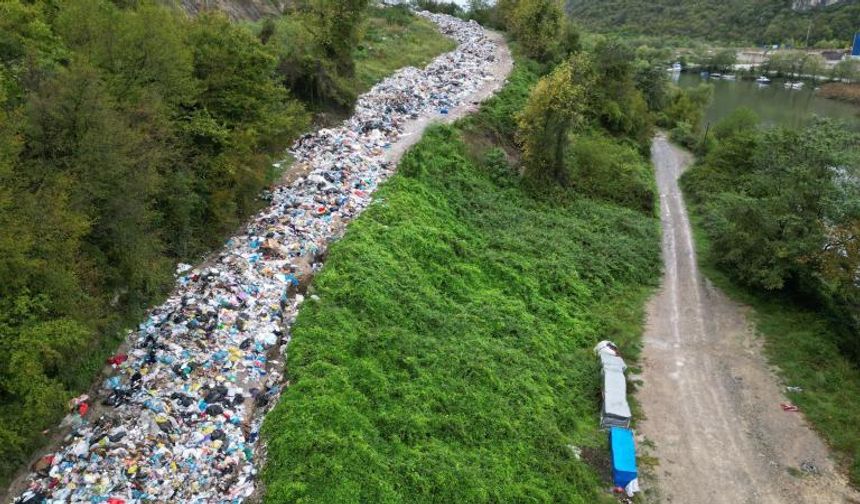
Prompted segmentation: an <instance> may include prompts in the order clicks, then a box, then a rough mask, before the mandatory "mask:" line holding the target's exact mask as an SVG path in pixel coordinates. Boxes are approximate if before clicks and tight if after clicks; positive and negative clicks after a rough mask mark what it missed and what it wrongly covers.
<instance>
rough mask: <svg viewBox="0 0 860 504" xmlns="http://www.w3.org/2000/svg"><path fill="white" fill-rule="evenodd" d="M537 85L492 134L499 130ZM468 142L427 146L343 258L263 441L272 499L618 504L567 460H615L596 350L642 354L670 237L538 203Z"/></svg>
mask: <svg viewBox="0 0 860 504" xmlns="http://www.w3.org/2000/svg"><path fill="white" fill-rule="evenodd" d="M528 81H529V79H528V78H524V77H523V71H522V69H521V68H520V69H518V70H517V71H516V74H515V75H514V76H513V77H512V78H511V82H512V84H509V86H508V88H506V90H505V91H503V93H502V94H501V96H500V97H498V98H496V99H494V100H493V101H491V103H490V104H489V105H487V106H485V107H484V109H483V112H482V113H481V114H482V116H484V119H486V120H487V121H488V122H490V123H493V124H496V125H498V124H502V123H504V122H505V120H504V119H503V118H502V120H501V121H500V120H499V119H500V116H504V115H505V111H509V110H511V109H515V108H516V107H515V106H512V104H511V102H512V101H516V100H521V99H522V96H523V94H524V93H523V92H522V91H523V90H522V85H523V83H524V82H528ZM508 122H509V121H508ZM473 133H474V132H473ZM473 136H474V135H470V136H469V137H470V138H472V137H473ZM462 138H463V136H462V132H461V130H460V129H458V128H456V127H437V128H434V129H432V130H430V131H428V132H427V134H426V135H425V137H424V139H423V140H422V141H421V142H420V143H419V144H418V145H417V146H416V147H414V148H413V149H412V150H411V151H410V152H409V153H408V155H407V156H406V157H405V158H404V160H403V162H402V164H401V166H400V172H399V173H398V174H397V175H396V176H394V177H393V178H392V179H391V180H390V181H389V182H388V183H386V184H385V185H384V186H383V187H382V188H381V189H380V190H379V193H378V194H377V196H376V203H375V204H374V205H372V206H371V207H370V208H369V209H368V210H367V211H366V212H365V213H364V214H363V215H362V216H361V217H360V218H359V219H358V220H357V221H356V222H354V223H353V224H352V225H351V227H350V228H349V231H348V232H347V234H346V236H345V237H344V238H343V239H342V240H341V241H340V242H338V243H336V244H334V246H332V248H331V251H330V254H329V257H328V260H327V262H326V267H325V269H324V270H323V272H322V273H321V274H320V275H319V276H318V277H317V278H316V280H315V285H314V288H315V291H316V293H317V294H318V295H319V296H320V301H319V302H308V303H307V304H305V306H304V307H303V308H302V311H301V313H300V315H299V318H298V320H297V322H296V324H295V326H294V327H293V335H292V343H291V344H290V349H289V361H288V364H289V375H290V376H289V378H290V380H291V383H292V386H291V387H290V388H289V389H287V390H286V391H285V392H284V395H283V397H282V399H281V402H280V403H279V405H278V406H277V407H276V409H275V410H274V411H273V412H271V413H270V414H269V416H268V417H267V419H266V424H265V426H264V434H265V435H266V437H267V438H268V442H269V445H268V446H269V457H268V465H267V467H266V468H265V469H264V475H263V477H264V480H265V481H266V483H267V500H268V501H269V502H325V503H339V502H410V503H418V502H458V503H466V502H547V503H549V502H553V503H557V502H581V503H589V504H590V503H595V502H602V501H604V500H605V499H609V498H608V497H606V495H605V494H604V493H603V492H602V491H601V489H602V488H604V487H606V486H607V483H606V481H605V480H601V478H600V477H598V475H597V473H596V471H595V470H594V469H593V468H592V467H590V466H589V465H588V464H586V463H585V462H584V461H578V460H577V459H576V458H575V457H574V456H573V454H572V451H571V449H570V448H569V447H568V445H571V444H572V445H576V446H579V447H584V450H583V451H584V458H585V459H591V460H592V461H593V460H594V459H599V458H600V457H601V456H603V457H605V455H603V454H605V453H606V452H605V447H604V445H605V438H604V435H603V434H601V433H600V432H599V431H598V429H597V420H598V408H599V375H600V374H599V369H598V365H597V363H596V362H595V359H594V356H593V354H592V353H591V350H590V349H591V347H592V345H593V344H594V343H595V342H596V341H598V340H600V339H602V338H605V337H611V338H614V339H616V340H618V341H620V342H621V343H622V345H625V346H627V347H628V348H631V347H633V346H635V342H636V340H637V338H638V336H639V334H640V333H641V323H642V305H643V302H644V299H645V297H646V296H647V294H648V292H650V286H652V285H654V283H656V280H657V277H658V272H659V267H660V266H659V264H660V259H659V230H658V224H659V223H658V221H657V219H655V218H654V217H653V216H646V215H643V214H641V213H637V212H634V211H631V210H627V209H623V208H620V207H618V206H614V205H611V204H607V203H601V202H596V201H592V200H588V199H584V198H579V197H577V196H575V195H574V194H571V193H559V194H553V195H552V196H551V197H548V196H546V195H544V196H540V195H537V194H535V192H534V191H533V190H531V189H528V188H526V187H523V186H521V185H520V184H519V182H517V181H516V179H515V177H514V176H512V175H511V174H510V172H509V171H505V169H504V167H501V172H500V171H499V170H500V167H499V164H498V163H495V164H493V166H495V168H489V167H488V166H486V165H484V164H483V163H481V162H479V161H476V158H475V156H474V155H473V153H474V150H475V148H474V147H475V146H474V145H469V146H467V145H465V144H464V143H463V140H462ZM485 138H488V137H485ZM477 150H481V149H480V148H479V149H477ZM603 462H604V464H605V460H603ZM597 465H601V464H600V463H597ZM609 501H610V502H611V499H609Z"/></svg>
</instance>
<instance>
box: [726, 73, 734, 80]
mask: <svg viewBox="0 0 860 504" xmlns="http://www.w3.org/2000/svg"><path fill="white" fill-rule="evenodd" d="M736 78H737V77H735V74H723V80H735V79H736Z"/></svg>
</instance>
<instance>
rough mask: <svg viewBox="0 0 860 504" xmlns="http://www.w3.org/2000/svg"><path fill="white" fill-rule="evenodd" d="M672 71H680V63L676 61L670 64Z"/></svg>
mask: <svg viewBox="0 0 860 504" xmlns="http://www.w3.org/2000/svg"><path fill="white" fill-rule="evenodd" d="M672 71H673V72H680V71H681V63H680V62H677V61H676V62H675V63H674V64H672Z"/></svg>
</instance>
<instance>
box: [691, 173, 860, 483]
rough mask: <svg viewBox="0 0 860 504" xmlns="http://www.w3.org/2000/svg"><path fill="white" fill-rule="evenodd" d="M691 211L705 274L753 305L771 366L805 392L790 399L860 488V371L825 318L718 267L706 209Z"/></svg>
mask: <svg viewBox="0 0 860 504" xmlns="http://www.w3.org/2000/svg"><path fill="white" fill-rule="evenodd" d="M684 181H685V178H682V182H684ZM682 185H683V184H682ZM689 200H690V198H688V201H689ZM690 212H691V222H692V224H693V231H694V235H695V240H696V248H697V252H698V257H699V265H700V267H701V269H702V272H703V273H704V274H705V275H706V276H707V277H708V278H709V279H710V280H711V281H713V282H714V284H715V285H717V286H718V287H720V288H721V289H722V290H723V292H725V293H726V294H728V295H729V297H731V298H732V299H735V300H736V301H739V302H742V303H744V304H746V305H749V306H750V307H752V311H751V314H752V319H753V322H754V323H755V326H756V328H757V329H758V331H759V333H761V334H762V335H763V336H764V341H765V351H766V354H767V357H768V359H769V361H770V363H771V364H773V365H776V366H777V367H778V368H779V370H780V371H779V374H780V375H781V377H782V379H783V381H784V382H785V383H786V384H787V385H791V386H799V387H802V388H803V392H798V393H794V392H789V393H788V397H789V399H791V401H792V402H794V403H795V404H797V405H798V406H800V409H801V411H803V414H804V415H805V417H806V418H807V419H808V420H809V421H810V422H811V423H812V425H813V427H814V428H815V429H816V430H817V431H818V432H820V433H821V434H822V435H823V437H824V439H825V440H826V441H827V442H828V443H829V445H830V446H831V447H832V448H833V450H834V456H835V458H836V460H837V462H838V463H839V465H840V466H841V467H842V468H843V469H844V470H845V471H846V472H847V474H848V477H849V479H850V481H851V484H852V485H854V486H855V487H857V486H860V429H858V428H857V425H860V400H858V398H860V370H858V369H857V367H856V366H854V365H853V364H852V363H851V362H850V360H849V359H847V358H846V357H844V356H843V355H842V352H841V351H840V350H839V348H838V346H837V344H836V341H837V336H836V334H835V333H834V330H833V328H832V327H831V325H830V324H829V322H828V320H827V318H826V317H825V316H824V315H822V314H820V313H817V312H814V311H811V310H809V309H808V308H805V307H803V306H800V305H799V304H798V303H796V302H794V301H792V300H791V299H787V298H785V297H782V296H780V295H778V294H774V293H762V292H754V291H751V290H749V289H747V288H744V287H743V286H740V285H738V284H737V283H736V282H734V281H733V280H732V279H731V278H730V277H729V276H728V275H727V274H726V273H725V272H724V271H722V270H721V269H720V268H719V267H717V265H716V262H715V260H714V258H713V256H712V255H711V253H710V250H711V248H710V240H709V239H708V236H707V234H706V233H705V231H704V229H703V226H702V223H701V215H702V214H701V210H700V209H699V208H697V206H696V205H690Z"/></svg>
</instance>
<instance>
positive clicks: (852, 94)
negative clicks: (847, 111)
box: [818, 82, 860, 106]
mask: <svg viewBox="0 0 860 504" xmlns="http://www.w3.org/2000/svg"><path fill="white" fill-rule="evenodd" d="M818 96H821V97H822V98H829V99H832V100H838V101H842V102H845V103H850V104H852V105H858V106H860V84H858V83H855V84H846V83H842V82H828V83H826V84H822V85H821V88H820V89H819V90H818Z"/></svg>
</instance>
